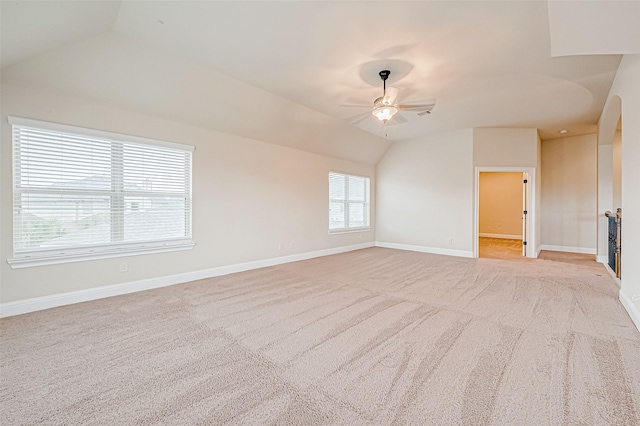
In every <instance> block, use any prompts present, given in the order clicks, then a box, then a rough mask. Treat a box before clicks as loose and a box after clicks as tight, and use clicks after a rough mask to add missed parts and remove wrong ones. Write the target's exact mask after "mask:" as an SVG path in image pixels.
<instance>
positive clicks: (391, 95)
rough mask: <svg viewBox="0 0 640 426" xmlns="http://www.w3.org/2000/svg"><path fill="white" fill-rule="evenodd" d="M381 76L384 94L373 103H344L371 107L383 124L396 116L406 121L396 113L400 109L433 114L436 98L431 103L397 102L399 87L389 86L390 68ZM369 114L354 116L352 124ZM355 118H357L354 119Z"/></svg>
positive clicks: (380, 73)
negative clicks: (405, 103) (408, 103)
mask: <svg viewBox="0 0 640 426" xmlns="http://www.w3.org/2000/svg"><path fill="white" fill-rule="evenodd" d="M378 74H379V75H380V78H381V79H382V90H383V92H382V96H380V97H379V98H376V100H375V101H373V105H372V106H370V105H342V106H347V107H356V108H369V109H371V114H373V116H374V117H376V118H377V119H378V120H380V121H381V122H382V123H383V124H387V123H388V122H389V120H391V119H392V118H394V116H395V119H394V120H395V121H396V122H397V123H404V122H406V121H407V120H406V119H405V118H401V116H399V115H396V113H397V112H398V111H401V110H406V111H418V115H420V116H423V115H427V114H431V111H432V110H433V107H434V106H435V105H436V100H435V99H430V101H429V103H426V104H421V105H404V104H398V103H396V98H397V97H398V88H397V87H389V88H387V79H388V78H389V75H390V74H391V71H389V70H382V71H380V72H379V73H378ZM368 116H369V113H365V114H362V115H358V116H356V117H352V121H351V124H356V123H358V122H360V121H362V120H364V119H365V118H367V117H368ZM354 118H355V120H354Z"/></svg>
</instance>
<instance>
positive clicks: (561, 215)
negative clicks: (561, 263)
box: [541, 134, 598, 254]
mask: <svg viewBox="0 0 640 426" xmlns="http://www.w3.org/2000/svg"><path fill="white" fill-rule="evenodd" d="M597 155H598V150H597V138H596V135H595V134H593V135H585V136H574V137H567V138H559V139H551V140H545V141H542V211H541V226H542V248H543V249H544V248H545V246H547V247H546V248H550V249H558V250H567V251H578V252H585V253H593V254H595V253H596V226H597V223H596V211H597V200H596V191H597Z"/></svg>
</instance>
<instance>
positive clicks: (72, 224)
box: [9, 117, 193, 267]
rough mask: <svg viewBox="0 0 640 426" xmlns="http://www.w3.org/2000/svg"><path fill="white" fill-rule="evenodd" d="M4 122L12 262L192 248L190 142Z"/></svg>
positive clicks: (18, 120)
mask: <svg viewBox="0 0 640 426" xmlns="http://www.w3.org/2000/svg"><path fill="white" fill-rule="evenodd" d="M9 122H10V123H11V124H12V127H13V252H14V258H13V259H11V260H10V262H9V263H11V264H12V265H13V266H14V267H16V266H28V265H32V264H36V265H37V264H46V263H58V262H67V261H75V260H81V259H86V258H100V257H111V256H119V255H125V254H138V253H150V252H158V251H167V250H178V249H187V248H191V247H192V246H193V244H192V241H191V162H192V151H193V148H192V147H190V146H186V145H178V144H173V143H169V142H162V141H154V140H149V139H143V138H137V137H133V136H125V135H120V134H114V133H107V132H101V131H95V130H89V129H82V128H76V127H71V126H64V125H59V124H53V123H45V122H39V121H35V120H27V119H21V118H14V117H9Z"/></svg>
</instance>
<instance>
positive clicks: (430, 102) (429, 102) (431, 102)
mask: <svg viewBox="0 0 640 426" xmlns="http://www.w3.org/2000/svg"><path fill="white" fill-rule="evenodd" d="M396 106H397V107H398V109H433V107H434V106H436V99H435V98H432V99H426V100H424V101H422V103H419V104H406V105H405V104H401V105H396Z"/></svg>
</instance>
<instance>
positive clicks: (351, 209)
mask: <svg viewBox="0 0 640 426" xmlns="http://www.w3.org/2000/svg"><path fill="white" fill-rule="evenodd" d="M368 228H369V178H367V177H362V176H351V175H345V174H342V173H333V172H332V173H329V232H340V231H348V230H358V229H368Z"/></svg>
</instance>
